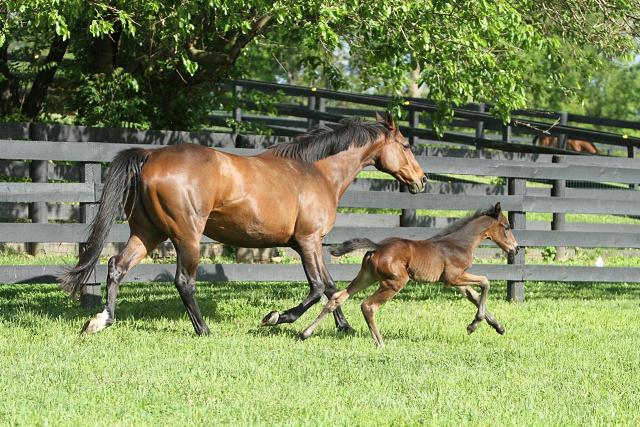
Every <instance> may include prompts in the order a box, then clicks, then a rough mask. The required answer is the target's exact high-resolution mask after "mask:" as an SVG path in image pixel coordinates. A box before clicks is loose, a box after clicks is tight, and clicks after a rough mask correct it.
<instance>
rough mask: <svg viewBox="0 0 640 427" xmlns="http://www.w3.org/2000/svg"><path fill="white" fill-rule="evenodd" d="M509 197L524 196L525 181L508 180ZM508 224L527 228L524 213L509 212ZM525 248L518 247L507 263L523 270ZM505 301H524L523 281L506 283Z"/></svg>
mask: <svg viewBox="0 0 640 427" xmlns="http://www.w3.org/2000/svg"><path fill="white" fill-rule="evenodd" d="M507 187H508V192H509V195H510V196H511V195H513V196H515V195H523V196H524V195H525V193H526V188H527V187H526V181H525V180H524V179H520V178H508V183H507ZM509 224H511V227H512V228H513V229H514V230H525V229H526V228H527V216H526V213H524V212H518V211H511V210H510V211H509ZM524 252H525V248H524V247H523V246H520V251H519V252H518V253H517V254H516V255H514V256H511V255H510V256H508V263H509V264H511V265H516V266H519V267H521V270H523V267H524V263H525V257H524ZM507 300H509V301H516V302H523V301H524V281H520V280H509V281H507Z"/></svg>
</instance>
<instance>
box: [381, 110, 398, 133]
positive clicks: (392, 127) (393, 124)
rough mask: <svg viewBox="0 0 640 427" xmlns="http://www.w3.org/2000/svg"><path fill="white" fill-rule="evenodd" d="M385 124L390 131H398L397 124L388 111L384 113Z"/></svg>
mask: <svg viewBox="0 0 640 427" xmlns="http://www.w3.org/2000/svg"><path fill="white" fill-rule="evenodd" d="M384 124H385V126H387V127H388V128H389V130H396V122H395V120H393V116H392V115H391V113H389V112H388V111H386V112H385V113H384Z"/></svg>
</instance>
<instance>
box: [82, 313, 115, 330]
mask: <svg viewBox="0 0 640 427" xmlns="http://www.w3.org/2000/svg"><path fill="white" fill-rule="evenodd" d="M108 319H109V314H108V313H107V310H104V311H103V312H101V313H98V314H96V315H95V316H94V317H92V318H91V319H89V320H87V321H86V322H85V324H84V326H82V329H81V330H80V335H88V334H95V333H96V332H100V331H101V330H103V329H104V328H106V327H107V326H109V325H108V324H107V320H108Z"/></svg>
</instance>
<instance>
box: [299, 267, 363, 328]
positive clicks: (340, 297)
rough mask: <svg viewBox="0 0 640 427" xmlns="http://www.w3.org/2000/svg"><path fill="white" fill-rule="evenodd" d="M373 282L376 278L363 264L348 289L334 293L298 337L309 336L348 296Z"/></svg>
mask: <svg viewBox="0 0 640 427" xmlns="http://www.w3.org/2000/svg"><path fill="white" fill-rule="evenodd" d="M373 282H375V278H373V276H372V275H371V273H370V272H369V268H368V267H367V266H364V265H363V268H361V269H360V271H359V272H358V275H357V276H356V278H355V279H353V281H352V282H351V283H350V284H349V286H347V288H346V289H344V290H342V291H338V292H336V293H334V294H333V296H332V297H331V299H330V300H329V301H328V302H327V304H326V305H325V306H324V308H323V309H322V312H321V313H320V315H319V316H318V317H317V318H316V320H314V321H313V323H311V324H310V325H309V326H307V329H305V330H304V331H302V333H301V334H300V335H298V338H300V339H301V340H305V339H307V338H309V337H310V336H311V334H313V331H315V330H316V328H317V327H318V325H319V324H320V322H321V321H322V319H324V317H325V316H326V315H327V314H329V313H335V312H336V311H337V310H339V309H340V306H341V305H342V304H344V302H345V301H346V300H347V298H349V297H351V296H353V295H355V294H356V293H358V292H360V291H361V290H363V289H365V288H367V287H368V286H369V285H371V284H372V283H373Z"/></svg>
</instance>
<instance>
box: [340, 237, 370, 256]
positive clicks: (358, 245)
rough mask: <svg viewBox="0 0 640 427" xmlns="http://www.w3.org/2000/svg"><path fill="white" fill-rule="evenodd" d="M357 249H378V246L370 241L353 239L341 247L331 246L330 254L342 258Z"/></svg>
mask: <svg viewBox="0 0 640 427" xmlns="http://www.w3.org/2000/svg"><path fill="white" fill-rule="evenodd" d="M356 249H378V244H377V243H374V242H372V241H371V240H369V239H351V240H347V241H346V242H344V243H341V244H339V245H331V246H330V249H329V252H331V255H333V256H342V255H344V254H348V253H349V252H353V251H355V250H356Z"/></svg>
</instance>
